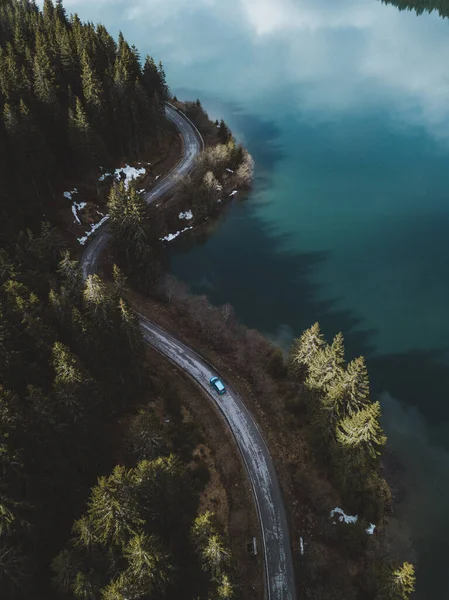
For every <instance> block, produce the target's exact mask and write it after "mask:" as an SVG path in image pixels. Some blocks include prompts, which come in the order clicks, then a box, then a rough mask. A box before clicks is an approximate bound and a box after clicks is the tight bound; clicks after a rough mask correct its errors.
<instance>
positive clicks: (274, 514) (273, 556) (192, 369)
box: [80, 105, 296, 600]
mask: <svg viewBox="0 0 449 600" xmlns="http://www.w3.org/2000/svg"><path fill="white" fill-rule="evenodd" d="M166 116H167V118H168V119H170V120H171V121H172V122H174V123H175V125H176V126H177V127H178V128H179V130H180V132H181V134H182V136H183V140H184V150H185V154H184V156H183V158H182V159H181V160H180V162H179V163H178V165H177V166H176V167H175V168H174V169H173V170H172V171H171V172H170V173H169V174H168V175H167V177H165V178H164V179H163V180H162V181H160V182H159V184H158V185H157V186H155V187H154V188H153V189H152V190H151V191H150V192H148V193H147V194H146V196H145V199H146V201H147V202H148V203H151V202H154V201H155V200H156V199H158V198H160V197H161V196H163V195H164V194H166V193H167V192H168V191H170V190H171V189H172V188H173V187H174V185H175V184H176V182H177V178H178V176H179V175H181V174H185V173H187V172H188V171H189V170H190V169H191V168H192V167H193V165H194V159H195V157H196V156H197V155H198V153H199V152H200V150H201V146H202V140H201V136H200V135H199V134H198V133H197V132H196V131H195V129H194V126H193V125H192V124H191V123H190V122H189V121H188V119H187V118H186V117H185V116H183V115H182V114H180V113H179V112H177V111H176V110H175V109H174V108H172V107H171V106H170V105H167V107H166ZM109 239H110V233H109V232H108V230H107V228H106V227H105V228H103V229H100V230H99V231H98V233H97V235H96V236H95V237H94V238H93V239H92V240H91V242H90V243H89V245H88V246H87V248H86V249H85V251H84V253H83V255H82V257H81V260H80V266H81V270H82V273H83V277H84V278H86V277H87V276H88V275H90V274H94V273H96V272H97V270H98V264H99V259H100V256H101V253H102V252H103V250H104V248H105V247H106V245H107V243H108V240H109ZM139 323H140V327H141V331H142V334H143V337H144V340H145V341H146V343H147V344H149V345H150V346H152V347H153V348H155V349H156V350H157V351H159V352H160V353H161V354H163V355H164V356H165V357H167V358H168V359H169V360H171V361H172V362H173V363H174V364H176V365H177V366H178V367H179V368H180V369H182V370H183V371H184V372H186V373H188V374H189V376H190V377H192V378H193V379H194V380H195V382H196V383H197V384H198V385H199V386H200V387H201V388H202V389H203V391H204V392H205V393H206V394H207V395H208V396H209V398H210V399H212V401H213V402H214V403H215V404H216V406H217V407H218V409H219V410H220V411H221V413H222V414H223V416H224V418H225V419H226V421H227V423H228V425H229V427H230V429H231V431H232V433H233V435H234V438H235V440H236V442H237V445H238V448H239V450H240V453H241V455H242V457H243V460H244V463H245V466H246V470H247V473H248V477H249V480H250V483H251V487H252V489H253V493H254V497H255V500H256V505H257V512H258V517H259V521H260V528H261V535H262V542H263V549H262V550H263V552H264V562H265V576H266V581H265V584H266V596H267V598H268V600H295V598H296V595H295V582H294V572H293V563H292V555H291V548H290V536H289V530H288V523H287V518H286V513H285V508H284V503H283V499H282V494H281V489H280V486H279V481H278V477H277V474H276V470H275V468H274V464H273V460H272V458H271V456H270V453H269V451H268V448H267V445H266V444H265V441H264V439H263V436H262V434H261V432H260V430H259V428H258V426H257V424H256V422H255V421H254V419H253V417H252V416H251V413H250V412H249V411H248V409H247V408H246V407H245V404H244V403H243V401H242V399H241V398H240V396H239V395H238V394H237V393H236V392H235V391H234V390H233V389H232V388H231V387H230V386H227V393H226V394H225V395H224V396H219V395H218V394H217V393H215V392H214V390H213V388H212V387H211V386H210V384H209V380H210V378H211V377H212V376H213V375H216V374H217V372H216V371H215V370H214V369H213V367H212V366H211V365H209V364H208V363H207V362H206V361H205V360H204V359H203V358H201V357H200V356H199V355H198V354H197V353H196V352H194V351H193V350H191V349H190V348H188V347H187V346H186V345H185V344H183V343H182V342H180V341H179V340H177V339H176V338H174V337H173V336H172V335H170V334H169V333H167V332H166V331H164V330H163V329H161V328H160V327H158V326H157V325H155V324H154V323H151V322H150V321H148V319H146V318H145V317H144V316H142V315H139Z"/></svg>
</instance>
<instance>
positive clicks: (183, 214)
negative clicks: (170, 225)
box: [178, 210, 193, 221]
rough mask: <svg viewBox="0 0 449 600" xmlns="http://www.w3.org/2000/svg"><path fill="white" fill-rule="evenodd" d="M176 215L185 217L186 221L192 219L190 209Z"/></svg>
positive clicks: (181, 217)
mask: <svg viewBox="0 0 449 600" xmlns="http://www.w3.org/2000/svg"><path fill="white" fill-rule="evenodd" d="M178 216H179V218H180V219H185V220H186V221H190V219H193V214H192V211H191V210H186V212H180V213H179V215H178Z"/></svg>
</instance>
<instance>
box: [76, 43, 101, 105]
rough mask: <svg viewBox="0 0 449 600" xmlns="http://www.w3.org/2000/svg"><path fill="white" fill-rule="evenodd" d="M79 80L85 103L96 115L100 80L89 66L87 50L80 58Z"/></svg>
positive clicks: (99, 96)
mask: <svg viewBox="0 0 449 600" xmlns="http://www.w3.org/2000/svg"><path fill="white" fill-rule="evenodd" d="M81 81H82V86H83V95H84V100H85V102H86V105H87V106H88V107H90V108H91V110H92V115H97V113H98V111H99V110H100V108H101V96H102V90H101V81H100V79H99V77H98V75H97V74H96V73H95V71H94V70H93V68H92V66H91V61H90V59H89V56H88V54H87V52H83V55H82V58H81Z"/></svg>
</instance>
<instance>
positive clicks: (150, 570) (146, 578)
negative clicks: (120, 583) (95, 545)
mask: <svg viewBox="0 0 449 600" xmlns="http://www.w3.org/2000/svg"><path fill="white" fill-rule="evenodd" d="M124 556H125V558H126V559H127V561H128V568H127V570H126V571H125V573H124V576H125V579H126V580H127V581H128V582H129V587H130V589H132V590H133V592H134V594H135V596H136V597H140V596H143V595H146V594H150V595H156V594H161V593H163V592H164V590H165V588H166V586H167V583H168V582H169V580H170V570H171V567H170V564H169V561H168V556H167V555H166V554H164V553H163V551H162V549H161V547H160V543H159V541H158V540H157V539H156V538H155V536H148V535H145V534H137V535H135V536H134V537H132V538H131V539H130V540H129V542H128V544H127V546H126V547H125V549H124Z"/></svg>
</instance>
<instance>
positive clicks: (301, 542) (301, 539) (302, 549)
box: [299, 536, 304, 555]
mask: <svg viewBox="0 0 449 600" xmlns="http://www.w3.org/2000/svg"><path fill="white" fill-rule="evenodd" d="M299 545H300V547H301V555H304V540H303V538H302V536H301V537H300V538H299Z"/></svg>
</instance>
